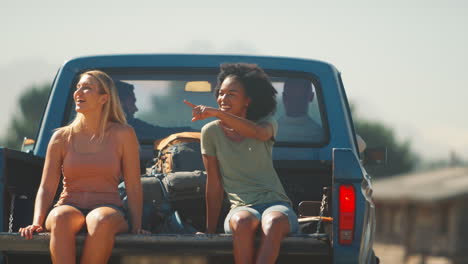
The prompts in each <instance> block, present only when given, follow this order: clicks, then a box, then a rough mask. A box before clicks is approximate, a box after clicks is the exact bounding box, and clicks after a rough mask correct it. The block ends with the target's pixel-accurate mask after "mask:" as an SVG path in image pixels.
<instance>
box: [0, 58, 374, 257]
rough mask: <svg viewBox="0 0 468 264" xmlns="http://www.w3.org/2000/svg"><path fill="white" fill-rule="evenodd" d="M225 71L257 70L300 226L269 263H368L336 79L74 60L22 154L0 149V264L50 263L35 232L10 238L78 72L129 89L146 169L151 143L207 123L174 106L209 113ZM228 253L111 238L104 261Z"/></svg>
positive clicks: (366, 217)
mask: <svg viewBox="0 0 468 264" xmlns="http://www.w3.org/2000/svg"><path fill="white" fill-rule="evenodd" d="M227 62H246V63H254V64H257V65H259V66H260V67H262V68H263V69H265V71H266V72H267V73H268V74H269V76H270V77H271V81H272V83H273V85H274V87H275V88H276V89H277V91H278V94H277V102H278V107H277V111H276V113H275V118H277V120H278V124H279V131H278V136H277V138H276V143H275V147H274V150H273V159H274V166H275V169H276V170H277V172H278V175H279V177H280V180H281V182H282V183H283V186H284V187H285V190H286V192H287V194H288V196H289V197H290V199H291V200H292V202H293V203H294V209H295V210H296V211H297V213H298V215H299V216H300V222H301V226H302V228H301V230H302V232H301V233H300V234H294V235H291V236H289V237H287V238H286V239H285V240H284V241H283V242H282V246H281V252H280V257H279V259H278V263H336V264H338V263H365V264H370V263H377V262H378V258H376V257H375V255H374V253H373V250H372V244H373V237H374V229H375V216H374V215H375V213H374V210H375V208H374V204H373V202H372V197H371V196H372V187H371V180H370V176H369V175H368V174H367V173H366V171H365V169H364V168H363V166H362V164H361V160H362V158H363V157H361V156H360V153H359V150H358V144H357V140H356V134H355V131H354V127H353V120H352V117H351V113H350V108H349V105H348V101H347V98H346V93H345V89H344V86H343V83H342V80H341V76H340V72H339V71H338V70H337V69H336V68H335V67H334V66H333V65H331V64H329V63H326V62H321V61H315V60H305V59H295V58H282V57H256V56H222V55H170V54H164V55H157V54H156V55H153V54H140V55H106V56H90V57H80V58H76V59H72V60H70V61H68V62H66V63H65V64H64V65H63V66H62V67H61V68H60V69H59V71H58V73H57V76H56V77H55V80H54V82H53V85H52V90H51V93H50V97H49V101H48V104H47V107H46V109H45V112H44V115H43V118H42V121H41V126H40V130H39V133H38V135H37V138H36V139H35V140H34V144H33V145H28V144H26V145H25V146H26V147H27V149H26V147H25V150H24V151H15V150H10V149H5V148H3V149H2V148H0V204H1V205H2V206H1V208H0V228H1V231H2V232H0V252H1V254H2V261H3V263H6V262H8V263H28V262H34V263H48V262H49V261H50V260H49V256H48V253H49V251H48V243H49V235H48V234H47V233H41V234H39V235H36V236H34V238H33V239H32V240H28V241H26V240H24V239H23V238H21V237H20V236H19V235H18V233H16V232H17V231H18V228H19V227H21V226H24V225H26V224H29V223H30V222H31V219H32V215H33V203H34V199H35V194H36V191H37V188H38V185H39V182H40V178H41V172H42V168H43V163H44V157H45V153H46V148H47V144H48V143H49V140H50V138H51V136H52V133H53V131H54V129H56V128H58V127H61V126H63V125H65V124H67V123H68V122H69V121H71V120H72V119H73V117H74V115H75V112H74V105H73V104H74V103H73V100H72V94H73V90H74V87H75V85H76V82H77V80H78V79H77V77H78V76H79V74H80V73H82V72H84V71H87V70H90V69H99V70H103V71H105V72H106V73H108V74H109V75H110V76H111V77H112V78H113V79H114V81H115V82H116V83H117V84H118V85H123V86H126V87H127V88H129V87H130V88H131V90H132V93H133V95H134V96H133V95H130V97H131V98H130V99H128V98H121V101H122V105H123V107H124V110H126V114H127V117H128V119H129V124H130V125H132V126H133V127H134V128H135V131H136V133H137V136H138V138H139V141H140V145H141V149H140V152H141V155H140V156H141V163H142V165H146V164H148V163H151V160H152V158H153V142H154V141H155V140H157V139H160V138H164V137H166V136H168V134H171V133H172V132H174V131H176V130H177V129H181V128H186V129H187V130H190V131H197V130H198V131H199V130H200V129H201V127H202V126H203V125H204V124H205V123H206V122H209V121H211V120H206V121H204V122H194V123H193V122H191V121H190V119H191V110H190V109H189V108H188V107H185V105H184V104H183V100H184V99H187V100H189V101H191V102H193V103H194V104H204V105H209V106H216V102H215V99H214V96H213V90H214V87H215V86H216V76H217V73H218V71H219V66H220V65H221V64H222V63H227ZM119 92H120V91H119ZM122 94H123V93H122ZM125 108H127V109H125ZM28 146H29V147H28ZM204 213H205V212H204V211H200V212H199V214H200V215H203V214H204ZM194 225H195V226H196V224H194ZM83 241H84V237H83V235H78V237H77V246H78V248H80V247H81V246H82V243H83ZM231 242H232V241H231V237H230V236H229V235H224V234H217V235H195V234H162V233H157V234H152V235H150V236H141V235H130V234H121V235H118V236H117V237H116V243H115V246H114V250H113V256H112V258H111V261H110V262H111V263H150V262H148V261H160V262H158V263H166V262H167V263H169V262H168V261H169V260H168V259H182V262H177V263H230V262H232V256H231V251H232V243H231ZM158 259H159V260H158ZM165 261H166V262H165Z"/></svg>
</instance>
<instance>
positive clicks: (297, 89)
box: [276, 78, 324, 142]
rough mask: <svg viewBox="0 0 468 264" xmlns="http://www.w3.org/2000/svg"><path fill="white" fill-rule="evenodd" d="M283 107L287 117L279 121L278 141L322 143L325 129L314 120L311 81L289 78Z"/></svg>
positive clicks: (286, 82)
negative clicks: (311, 109) (311, 107)
mask: <svg viewBox="0 0 468 264" xmlns="http://www.w3.org/2000/svg"><path fill="white" fill-rule="evenodd" d="M282 95H283V96H282V98H283V105H284V111H285V115H284V116H282V117H280V118H279V119H278V135H277V137H276V139H277V140H278V141H290V142H291V141H298V142H321V141H322V140H323V139H324V133H323V128H322V126H321V125H319V124H318V123H317V122H316V121H315V120H313V119H312V118H311V117H310V116H309V114H308V112H309V104H310V103H312V101H313V100H314V95H315V93H314V90H313V86H312V83H311V81H310V80H306V79H296V78H288V79H287V80H286V81H285V82H284V88H283V94H282Z"/></svg>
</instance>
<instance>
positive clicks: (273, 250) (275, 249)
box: [256, 211, 289, 264]
mask: <svg viewBox="0 0 468 264" xmlns="http://www.w3.org/2000/svg"><path fill="white" fill-rule="evenodd" d="M262 232H263V234H262V242H261V244H260V248H259V250H258V254H257V261H256V263H257V264H267V263H275V261H276V259H277V258H278V255H279V250H280V246H281V240H283V238H284V237H285V236H286V235H288V233H289V221H288V217H287V216H286V215H284V214H283V213H281V212H275V211H273V212H271V213H268V214H267V215H265V216H264V217H263V218H262Z"/></svg>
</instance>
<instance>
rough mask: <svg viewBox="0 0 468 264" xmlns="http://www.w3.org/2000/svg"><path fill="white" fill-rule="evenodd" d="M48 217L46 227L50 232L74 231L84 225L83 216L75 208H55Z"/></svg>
mask: <svg viewBox="0 0 468 264" xmlns="http://www.w3.org/2000/svg"><path fill="white" fill-rule="evenodd" d="M48 218H49V219H48V221H47V222H48V229H49V230H50V231H51V232H55V231H61V232H62V231H72V232H74V233H76V232H78V231H79V230H80V229H81V227H82V226H83V225H84V216H83V214H81V212H79V211H78V210H76V209H69V208H56V209H54V210H52V211H51V212H50V213H49V216H48ZM66 233H68V232H66Z"/></svg>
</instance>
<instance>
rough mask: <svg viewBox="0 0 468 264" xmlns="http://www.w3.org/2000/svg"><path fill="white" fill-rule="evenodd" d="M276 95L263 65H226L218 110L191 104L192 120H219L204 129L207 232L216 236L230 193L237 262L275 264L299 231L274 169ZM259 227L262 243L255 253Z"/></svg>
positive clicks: (229, 225)
mask: <svg viewBox="0 0 468 264" xmlns="http://www.w3.org/2000/svg"><path fill="white" fill-rule="evenodd" d="M276 93H277V92H276V90H275V88H274V87H273V85H272V84H271V82H270V81H269V79H268V76H267V75H266V74H265V72H264V71H263V70H262V69H261V68H259V67H258V66H257V65H253V64H244V63H236V64H223V65H222V66H221V72H220V74H219V75H218V87H217V88H216V90H215V96H216V99H217V103H218V109H216V108H212V107H208V106H204V105H193V104H192V103H190V102H188V101H185V103H186V104H187V105H189V106H190V107H192V116H193V117H192V121H197V120H203V119H206V118H209V117H215V118H217V119H218V120H215V121H213V122H210V123H208V124H206V125H205V126H204V127H203V128H202V140H201V145H202V154H203V162H204V164H205V168H206V171H207V175H208V177H207V183H206V208H207V217H206V218H207V220H206V232H207V233H215V232H216V226H217V223H218V218H219V215H220V211H221V205H222V201H223V196H224V193H226V194H227V196H228V198H229V201H230V203H231V210H230V212H229V213H228V215H227V217H226V219H225V221H224V229H225V231H226V233H231V234H232V236H233V248H234V259H235V261H236V263H274V262H275V260H276V258H277V257H278V253H279V249H280V243H281V240H282V239H283V238H284V237H285V236H286V235H287V234H289V233H291V232H296V231H297V228H298V223H297V216H296V214H295V213H294V211H293V209H292V207H291V201H290V200H289V198H288V197H287V196H286V193H285V191H284V189H283V186H282V185H281V182H280V180H279V178H278V175H277V174H276V171H275V169H274V168H273V161H272V148H273V143H274V138H275V135H276V131H277V129H278V125H277V123H276V121H275V120H274V119H273V117H272V114H273V113H274V111H275V109H276ZM259 229H260V230H261V234H262V239H261V244H260V247H259V248H258V250H255V246H254V238H255V234H256V233H257V231H258V230H259Z"/></svg>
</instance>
